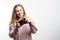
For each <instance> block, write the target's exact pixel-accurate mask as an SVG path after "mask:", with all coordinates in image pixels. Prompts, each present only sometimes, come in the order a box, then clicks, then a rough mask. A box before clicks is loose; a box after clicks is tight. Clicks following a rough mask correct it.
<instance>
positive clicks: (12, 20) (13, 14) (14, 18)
mask: <svg viewBox="0 0 60 40" xmlns="http://www.w3.org/2000/svg"><path fill="white" fill-rule="evenodd" d="M17 6H20V7H22V9H23V13H24V14H23V17H22V18H24V16H26V13H25V10H24V7H23V6H22V5H21V4H16V5H15V6H14V8H13V12H12V17H11V21H10V24H12V23H14V22H15V21H17V20H18V19H17V16H16V10H15V8H16V7H17ZM10 24H9V25H10Z"/></svg>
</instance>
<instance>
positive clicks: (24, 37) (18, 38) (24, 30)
mask: <svg viewBox="0 0 60 40" xmlns="http://www.w3.org/2000/svg"><path fill="white" fill-rule="evenodd" d="M15 29H16V26H15V25H12V27H10V28H9V36H10V37H11V38H13V39H14V40H32V35H31V34H32V33H33V34H34V33H36V31H37V28H36V27H35V26H34V25H33V24H32V25H29V24H28V23H27V24H24V25H22V26H21V27H20V28H19V29H18V31H17V33H16V34H15Z"/></svg>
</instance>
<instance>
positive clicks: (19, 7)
mask: <svg viewBox="0 0 60 40" xmlns="http://www.w3.org/2000/svg"><path fill="white" fill-rule="evenodd" d="M15 9H16V10H20V9H23V8H22V7H21V6H17V7H16V8H15Z"/></svg>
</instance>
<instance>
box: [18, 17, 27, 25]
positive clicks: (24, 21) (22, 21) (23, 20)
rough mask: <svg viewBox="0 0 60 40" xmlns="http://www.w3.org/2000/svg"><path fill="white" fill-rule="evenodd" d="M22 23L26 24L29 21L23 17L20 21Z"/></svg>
mask: <svg viewBox="0 0 60 40" xmlns="http://www.w3.org/2000/svg"><path fill="white" fill-rule="evenodd" d="M19 23H20V25H21V26H22V25H23V24H26V23H27V21H26V18H23V19H22V20H21V21H19Z"/></svg>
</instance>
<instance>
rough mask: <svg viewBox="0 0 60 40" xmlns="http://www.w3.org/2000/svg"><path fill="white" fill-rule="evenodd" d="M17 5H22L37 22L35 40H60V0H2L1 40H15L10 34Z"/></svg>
mask: <svg viewBox="0 0 60 40" xmlns="http://www.w3.org/2000/svg"><path fill="white" fill-rule="evenodd" d="M15 4H22V5H23V6H24V8H25V11H26V14H27V15H28V16H29V17H31V18H32V19H33V21H34V22H35V24H36V27H37V29H38V31H37V33H36V34H33V35H32V36H33V37H32V38H33V40H60V0H0V40H13V39H11V38H10V37H9V35H8V33H9V21H10V18H11V14H12V9H13V7H14V5H15Z"/></svg>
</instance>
